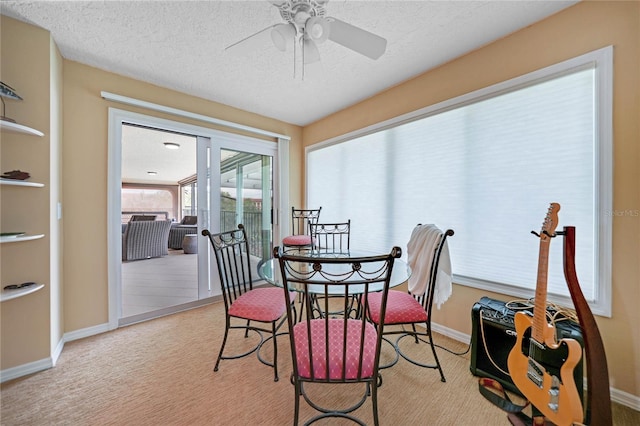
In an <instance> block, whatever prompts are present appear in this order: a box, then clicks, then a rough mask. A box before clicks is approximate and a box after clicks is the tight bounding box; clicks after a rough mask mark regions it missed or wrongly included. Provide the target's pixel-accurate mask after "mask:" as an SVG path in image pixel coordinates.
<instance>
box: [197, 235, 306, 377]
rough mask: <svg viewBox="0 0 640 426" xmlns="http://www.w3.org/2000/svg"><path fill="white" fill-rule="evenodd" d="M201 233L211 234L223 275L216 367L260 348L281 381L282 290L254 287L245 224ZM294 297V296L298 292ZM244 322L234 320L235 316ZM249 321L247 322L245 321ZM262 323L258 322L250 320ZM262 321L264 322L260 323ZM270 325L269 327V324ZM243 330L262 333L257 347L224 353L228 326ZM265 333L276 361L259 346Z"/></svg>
mask: <svg viewBox="0 0 640 426" xmlns="http://www.w3.org/2000/svg"><path fill="white" fill-rule="evenodd" d="M202 235H204V236H206V237H209V241H211V246H212V247H213V251H214V253H215V257H216V262H217V265H218V273H219V276H220V286H221V288H222V296H223V300H224V310H225V320H226V321H225V330H224V337H223V338H222V345H221V347H220V352H219V354H218V358H217V360H216V365H215V367H214V368H213V371H218V367H219V365H220V361H221V360H223V359H237V358H242V357H245V356H247V355H250V354H252V353H253V352H256V351H257V356H258V359H259V360H260V362H262V363H263V364H265V365H268V366H270V367H273V374H274V381H276V382H277V381H278V344H277V341H276V336H277V331H278V329H279V328H280V327H281V326H282V324H283V323H284V321H285V317H284V313H285V311H286V306H285V298H284V297H283V295H282V290H281V289H280V288H277V287H266V288H262V287H261V288H253V280H252V270H253V268H252V266H251V255H250V252H249V242H248V241H247V234H246V232H245V229H244V226H243V225H238V229H235V230H233V231H227V232H221V233H218V234H212V233H210V232H209V231H208V230H206V229H205V230H203V231H202ZM292 297H295V292H294V293H293V295H292ZM234 319H236V320H242V322H234V321H235V320H234ZM244 321H246V324H245V323H244ZM252 322H255V323H259V326H256V325H252V324H251V323H252ZM260 324H263V325H260ZM267 325H269V326H270V327H269V328H266V326H267ZM234 329H241V330H244V337H245V338H247V337H248V336H249V331H253V332H255V333H257V335H258V337H259V341H258V343H257V344H256V345H255V347H252V348H250V349H249V350H248V351H246V352H244V353H241V354H237V355H229V356H223V353H224V348H225V345H226V343H227V337H228V335H229V330H234ZM262 333H269V334H270V337H269V339H273V362H269V361H267V360H265V359H263V358H262V357H261V355H260V348H261V346H262V344H263V342H265V339H264V336H263V334H262Z"/></svg>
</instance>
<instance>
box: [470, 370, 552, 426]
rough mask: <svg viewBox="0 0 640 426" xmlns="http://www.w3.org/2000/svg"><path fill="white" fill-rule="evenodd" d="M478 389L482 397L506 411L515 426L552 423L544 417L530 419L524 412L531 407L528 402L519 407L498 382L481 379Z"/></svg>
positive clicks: (547, 425)
mask: <svg viewBox="0 0 640 426" xmlns="http://www.w3.org/2000/svg"><path fill="white" fill-rule="evenodd" d="M478 389H479V390H480V393H481V394H482V396H484V397H485V398H486V399H488V400H489V401H491V402H492V403H493V405H495V406H497V407H500V408H501V409H502V410H503V411H506V412H507V413H509V414H507V418H508V419H509V422H511V424H512V425H514V426H549V425H551V423H549V422H547V421H546V420H545V419H544V416H534V417H533V418H530V417H529V416H527V415H526V414H525V413H524V412H523V410H524V409H525V408H527V407H528V406H530V405H531V403H530V402H529V401H527V402H526V403H525V404H523V405H518V404H516V403H514V402H513V401H511V399H510V398H509V395H507V393H506V392H505V390H504V388H503V387H502V385H501V384H500V382H498V381H497V380H493V379H489V378H487V377H481V378H480V379H479V380H478Z"/></svg>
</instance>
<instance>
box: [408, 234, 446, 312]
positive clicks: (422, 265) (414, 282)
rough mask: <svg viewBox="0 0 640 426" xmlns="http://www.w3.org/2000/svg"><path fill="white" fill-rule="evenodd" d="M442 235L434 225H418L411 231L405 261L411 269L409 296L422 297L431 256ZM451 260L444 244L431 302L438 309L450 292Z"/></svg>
mask: <svg viewBox="0 0 640 426" xmlns="http://www.w3.org/2000/svg"><path fill="white" fill-rule="evenodd" d="M443 235H444V233H443V232H442V231H441V230H440V229H439V228H438V227H437V226H435V225H433V224H429V225H418V226H416V227H415V228H414V229H413V232H412V233H411V238H410V239H409V243H408V244H407V261H408V263H409V266H410V267H411V277H410V278H409V291H410V292H411V294H413V295H416V296H420V295H423V294H424V292H425V291H426V289H427V285H428V283H429V277H430V274H431V264H432V262H433V255H434V252H435V250H436V249H437V247H438V244H439V243H440V240H441V239H442V236H443ZM451 275H452V274H451V259H450V257H449V247H448V246H447V242H446V241H445V242H444V246H443V247H442V252H441V253H440V262H439V263H438V274H437V276H436V283H435V290H434V295H433V302H434V303H435V304H436V306H437V307H438V309H440V305H442V304H443V303H444V302H446V301H447V299H449V296H451V292H452V285H451Z"/></svg>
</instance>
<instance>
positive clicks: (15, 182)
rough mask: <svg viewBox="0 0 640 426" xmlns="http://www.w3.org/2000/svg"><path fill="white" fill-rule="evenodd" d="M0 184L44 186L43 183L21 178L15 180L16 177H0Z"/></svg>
mask: <svg viewBox="0 0 640 426" xmlns="http://www.w3.org/2000/svg"><path fill="white" fill-rule="evenodd" d="M0 185H7V186H29V187H32V188H42V187H43V186H44V183H39V182H25V181H23V180H17V179H3V178H0Z"/></svg>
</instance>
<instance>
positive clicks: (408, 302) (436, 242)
mask: <svg viewBox="0 0 640 426" xmlns="http://www.w3.org/2000/svg"><path fill="white" fill-rule="evenodd" d="M421 226H422V225H418V227H421ZM425 226H429V227H431V228H430V229H429V232H430V233H431V237H430V238H431V239H430V240H428V241H422V242H420V243H424V244H419V246H421V247H422V250H424V251H423V252H422V253H419V254H417V256H414V258H417V260H418V261H425V260H426V264H424V265H417V264H415V263H413V262H412V259H411V258H412V255H411V252H410V250H408V255H409V257H410V259H409V265H410V266H411V267H412V270H413V275H412V278H418V277H414V275H416V271H417V270H418V269H420V268H421V267H423V268H424V269H425V271H424V272H425V273H426V277H419V278H420V279H423V278H424V283H426V288H425V286H424V285H422V286H421V287H422V288H421V289H420V291H418V293H417V294H416V293H411V292H404V291H399V290H391V291H389V295H388V297H387V306H386V315H385V316H384V317H382V316H381V315H380V314H381V312H383V311H384V309H383V308H382V304H383V300H382V297H381V296H380V295H377V294H374V295H371V297H370V299H369V305H368V308H369V311H368V316H369V318H370V319H371V321H372V322H373V323H374V324H384V331H383V335H384V336H388V335H392V334H395V335H399V336H398V338H397V339H396V340H395V342H392V341H390V340H388V339H387V338H386V337H383V340H385V341H386V342H388V343H390V344H391V345H392V346H393V348H394V350H395V351H396V356H395V359H394V360H393V361H391V362H390V363H389V364H386V365H383V366H381V367H380V368H382V369H383V368H388V367H391V366H393V365H395V364H396V363H397V362H398V360H399V357H400V356H401V357H402V358H404V359H406V360H407V361H409V362H411V363H412V364H415V365H417V366H420V367H424V368H433V369H437V370H438V371H439V372H440V380H441V381H442V382H446V379H445V377H444V373H443V371H442V366H441V365H440V361H439V359H438V354H437V353H436V348H435V345H434V343H433V336H432V330H431V311H432V309H433V303H434V298H435V294H436V287H437V282H438V281H437V280H438V270H439V267H440V257H441V254H442V251H443V248H444V247H445V244H446V240H447V237H449V236H452V235H453V234H454V232H453V230H451V229H448V230H447V231H446V232H442V231H441V230H439V229H438V228H437V227H435V226H433V225H425ZM418 227H416V230H417V229H418ZM416 230H414V234H415V232H416ZM413 238H414V237H413V234H412V239H413ZM411 243H412V241H410V243H409V244H410V245H411ZM412 263H413V264H412ZM422 289H424V291H422ZM414 291H415V290H414ZM416 325H420V326H424V331H422V330H418V329H416ZM391 326H402V327H401V328H400V329H398V327H393V328H392V327H391ZM405 326H411V330H407V329H406V328H405ZM408 336H413V338H414V340H415V343H416V344H419V343H420V342H422V343H428V344H429V346H430V347H431V352H432V354H433V358H434V363H433V364H429V363H423V362H419V361H417V360H415V359H413V358H411V356H409V355H407V354H405V353H404V352H403V351H402V349H401V348H400V341H401V340H402V339H404V338H405V337H408ZM425 339H427V340H425Z"/></svg>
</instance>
